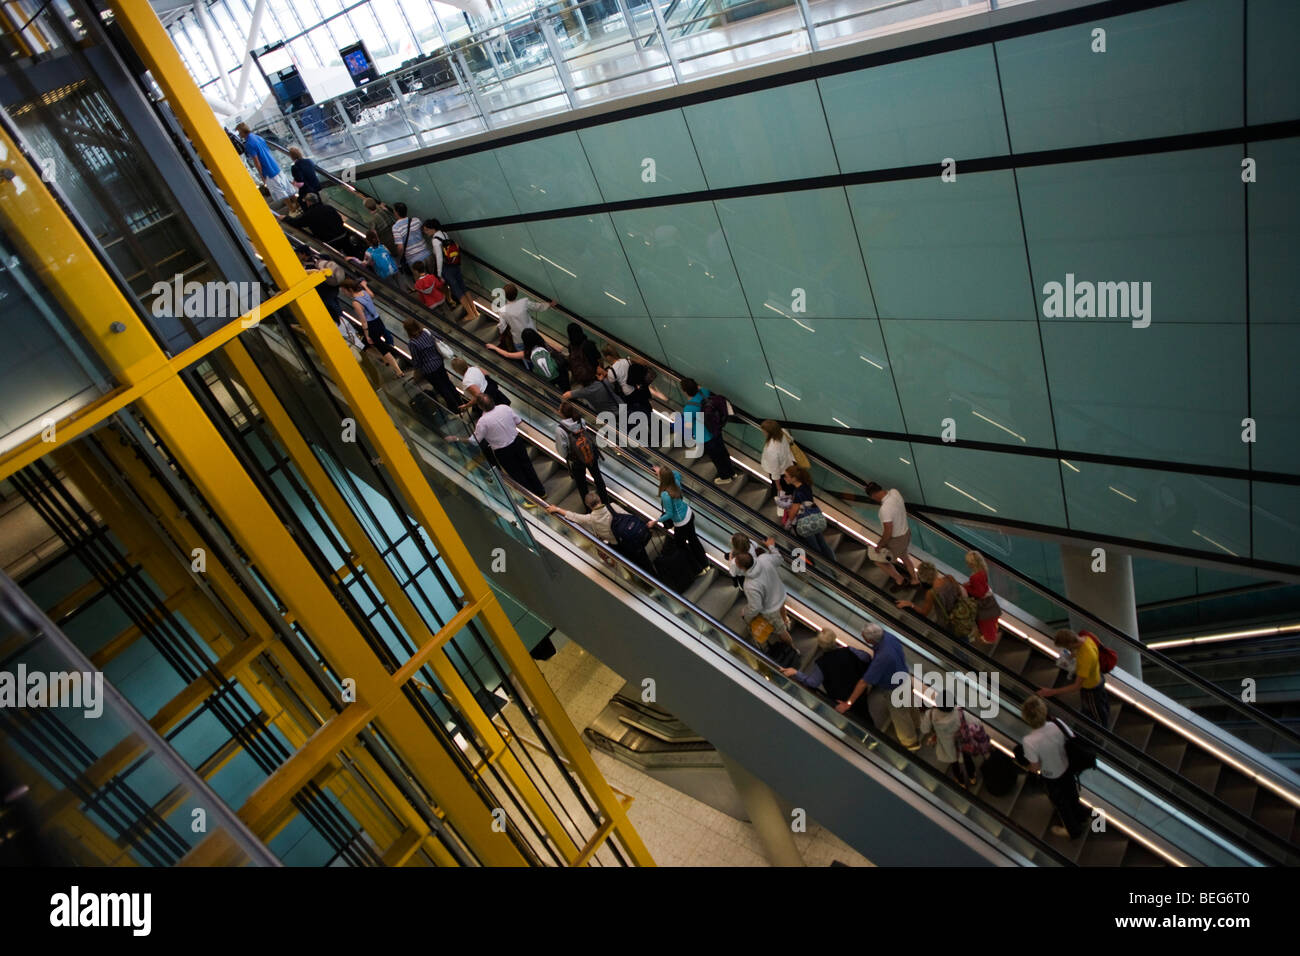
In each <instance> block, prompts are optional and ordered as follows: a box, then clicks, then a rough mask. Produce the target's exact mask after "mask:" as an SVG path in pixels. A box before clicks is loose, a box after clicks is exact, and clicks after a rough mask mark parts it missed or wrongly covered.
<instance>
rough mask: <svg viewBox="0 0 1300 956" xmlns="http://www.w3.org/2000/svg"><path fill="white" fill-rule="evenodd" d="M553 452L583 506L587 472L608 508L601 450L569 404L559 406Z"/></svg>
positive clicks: (579, 414)
mask: <svg viewBox="0 0 1300 956" xmlns="http://www.w3.org/2000/svg"><path fill="white" fill-rule="evenodd" d="M528 331H531V330H526V331H525V335H527V332H528ZM555 451H556V453H557V454H559V455H560V457H562V458H563V459H564V460H565V462H566V463H567V464H568V466H569V475H570V476H571V477H572V478H573V483H574V484H575V485H577V486H578V494H579V495H581V496H582V498H583V501H584V504H585V502H586V498H587V472H588V471H590V472H591V481H592V484H593V485H595V487H596V494H597V495H599V496H600V500H601V501H603V502H605V504H607V505H608V504H610V503H611V502H612V501H613V500H614V499H612V498H611V497H610V496H609V491H608V490H607V489H606V488H605V479H604V478H603V477H602V476H601V474H600V459H601V454H600V449H598V448H597V447H596V441H595V438H594V436H593V435H592V434H591V432H590V431H588V430H587V426H586V425H584V424H583V422H582V413H581V412H579V411H578V406H576V405H574V404H573V403H572V402H561V403H560V423H559V424H558V425H556V426H555Z"/></svg>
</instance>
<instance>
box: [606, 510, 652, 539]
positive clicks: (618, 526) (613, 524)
mask: <svg viewBox="0 0 1300 956" xmlns="http://www.w3.org/2000/svg"><path fill="white" fill-rule="evenodd" d="M609 524H610V529H611V530H612V531H613V532H614V537H615V539H616V540H617V541H618V543H619V544H620V545H631V546H632V547H638V546H640V547H645V545H646V543H647V542H648V541H649V540H650V529H649V528H647V527H646V524H645V522H644V521H643V520H642V519H640V518H638V517H637V516H636V515H629V514H622V513H619V514H615V515H613V516H612V517H611V518H610V522H609Z"/></svg>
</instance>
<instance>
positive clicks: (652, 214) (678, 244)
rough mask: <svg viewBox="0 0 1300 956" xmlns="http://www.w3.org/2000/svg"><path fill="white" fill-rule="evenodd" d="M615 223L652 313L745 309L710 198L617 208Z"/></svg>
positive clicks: (742, 312)
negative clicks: (684, 202)
mask: <svg viewBox="0 0 1300 956" xmlns="http://www.w3.org/2000/svg"><path fill="white" fill-rule="evenodd" d="M614 225H615V226H616V227H617V229H618V239H619V242H621V243H622V244H623V249H624V251H625V252H626V253H627V258H628V261H629V262H630V263H631V264H632V271H633V273H634V274H635V276H636V281H637V285H638V286H639V287H640V289H641V295H642V296H643V297H644V298H645V304H646V306H647V307H648V308H649V309H650V314H651V315H653V316H665V317H666V316H676V317H684V316H717V317H728V316H737V315H748V314H749V309H748V307H747V306H746V304H745V296H744V294H743V293H742V292H741V290H740V282H739V280H738V279H737V278H736V270H735V269H734V268H733V267H732V264H731V252H730V250H729V249H728V248H727V240H726V237H725V236H724V235H723V232H722V227H721V226H720V225H719V224H718V217H717V216H716V215H715V214H714V211H713V204H712V203H688V204H686V205H683V206H665V207H661V208H657V209H638V210H633V211H630V212H616V213H614Z"/></svg>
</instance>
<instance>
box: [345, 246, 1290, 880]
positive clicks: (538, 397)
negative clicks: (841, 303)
mask: <svg viewBox="0 0 1300 956" xmlns="http://www.w3.org/2000/svg"><path fill="white" fill-rule="evenodd" d="M344 268H346V269H349V270H351V271H353V272H355V273H356V274H357V275H365V273H364V272H362V271H361V270H358V269H356V267H354V266H351V265H350V264H347V263H344ZM376 294H377V295H378V296H379V298H380V300H381V301H383V302H384V303H385V305H386V306H388V307H389V308H394V307H397V309H398V311H400V312H402V313H405V314H409V315H413V316H419V317H421V318H425V319H426V320H427V318H428V317H427V316H424V315H423V314H422V313H420V312H419V310H418V309H417V308H416V306H415V305H414V304H413V303H411V302H408V301H407V300H406V298H405V297H404V296H402V295H401V294H400V293H398V292H396V291H395V290H393V289H392V288H390V287H388V286H383V285H381V286H379V287H378V288H377V289H376ZM390 300H391V301H390ZM442 334H443V336H444V337H445V338H447V339H448V340H449V341H452V342H455V344H456V345H457V346H458V347H459V348H460V349H461V350H462V351H464V352H466V353H467V354H470V355H473V356H474V357H475V361H477V362H482V363H485V364H487V365H489V367H492V368H493V370H494V372H495V373H496V375H497V377H498V379H499V381H501V382H502V383H505V384H507V385H508V387H509V389H510V391H512V392H514V393H516V394H519V395H520V396H521V397H527V398H529V399H530V400H531V401H532V402H533V403H534V405H536V406H540V407H542V408H547V409H549V408H550V406H551V405H553V404H555V401H554V397H553V396H548V395H542V394H541V393H539V392H538V391H537V390H536V388H535V387H534V385H535V384H536V383H532V382H530V381H528V377H527V376H521V375H520V374H519V371H520V370H518V369H517V368H515V367H511V368H508V369H507V368H506V367H505V366H506V364H507V363H498V362H497V361H496V360H495V359H492V358H489V357H488V356H487V354H486V350H485V348H484V344H483V342H482V341H480V340H478V339H476V338H475V337H474V336H473V335H472V333H470V332H469V331H467V330H465V329H463V328H460V327H457V326H454V325H448V329H447V330H442ZM543 451H544V452H545V453H547V454H549V451H546V450H545V449H543ZM623 451H624V453H625V454H627V455H628V457H631V458H637V457H638V456H637V455H634V454H632V451H633V450H632V449H623ZM636 451H637V452H643V451H644V452H647V453H649V454H651V455H654V456H655V457H657V458H660V459H661V460H662V461H664V462H665V463H666V464H668V465H669V466H671V467H677V466H676V465H675V463H673V462H671V461H670V460H668V459H666V458H664V457H663V456H662V455H661V454H660V453H659V452H658V450H657V449H653V448H649V449H636ZM701 497H702V496H701ZM704 504H705V506H706V507H705V510H706V512H707V513H710V514H713V512H714V511H715V510H716V509H717V507H718V506H717V505H716V504H715V503H713V502H712V501H711V500H708V499H705V501H704ZM727 504H728V505H733V506H734V507H737V508H741V509H744V510H745V511H748V512H749V513H750V514H755V513H754V512H753V510H752V509H749V508H748V507H747V506H745V505H744V504H743V503H741V502H738V501H737V502H730V501H729V502H728V503H727ZM759 517H761V516H759ZM715 520H717V519H716V516H715ZM783 533H784V532H783ZM840 570H841V571H842V572H844V573H851V572H847V571H846V569H843V568H841V569H840ZM818 577H819V580H821V581H822V582H823V585H824V586H826V587H827V589H828V590H832V591H833V592H834V593H835V594H837V595H838V596H840V597H841V598H843V599H845V600H846V601H847V602H848V603H849V604H850V606H855V607H856V606H858V605H860V602H859V601H858V599H857V598H856V597H854V596H853V595H851V594H848V593H846V592H845V590H844V588H843V587H842V586H841V585H840V583H839V582H838V581H835V580H834V579H833V578H830V577H828V576H826V575H825V574H824V573H823V574H820V575H818ZM863 583H864V585H865V586H866V587H869V588H871V589H873V590H875V591H879V588H877V587H876V586H875V585H874V584H872V583H871V582H868V581H864V582H863ZM891 601H892V599H891ZM859 613H867V614H868V615H876V616H879V615H880V609H877V608H872V609H871V610H870V611H865V612H859ZM900 617H902V616H901V615H900ZM911 617H917V623H916V624H910V623H905V622H904V621H903V620H896V619H894V618H890V617H886V618H885V619H886V620H888V621H889V622H890V626H891V627H892V628H893V629H894V630H896V631H900V632H902V633H906V634H907V635H908V636H909V637H910V638H911V639H912V640H913V641H915V642H917V643H919V644H921V645H924V646H925V647H926V648H927V649H928V650H929V652H930V653H931V654H932V655H933V656H934V657H935V658H937V659H938V660H939V661H940V662H942V663H945V664H950V663H951V660H952V659H953V658H954V657H956V659H957V660H958V661H960V662H961V663H962V664H963V665H965V666H967V667H969V663H968V662H967V661H966V660H965V659H964V655H965V654H979V655H980V657H982V658H983V659H984V660H983V663H987V664H989V665H991V666H993V667H994V668H996V669H997V670H998V671H999V672H1000V673H1001V674H1003V675H1005V676H1006V678H1007V683H1010V684H1012V685H1013V686H1015V687H1019V688H1021V689H1023V690H1026V691H1027V692H1028V693H1032V692H1033V690H1034V689H1035V688H1033V687H1032V685H1030V684H1029V683H1028V682H1027V681H1025V680H1024V679H1023V678H1022V677H1021V676H1020V675H1017V674H1013V673H1010V672H1008V671H1005V670H1003V669H1002V666H1001V664H1000V663H999V662H997V661H996V660H994V659H992V658H990V657H988V656H987V655H984V654H983V653H982V652H980V651H977V650H976V649H974V648H971V647H969V646H968V645H962V644H960V643H959V642H955V641H953V640H952V638H951V637H949V636H948V635H946V634H942V632H939V634H940V636H941V637H942V639H943V643H939V642H937V641H936V639H935V638H933V637H930V636H928V635H925V634H922V633H920V632H919V631H918V630H917V625H919V624H922V623H923V624H924V625H926V626H927V627H929V628H930V629H932V630H936V631H937V628H934V626H933V625H932V624H931V623H930V622H929V621H928V619H923V618H920V617H919V616H916V615H909V616H908V618H909V619H910V618H911ZM949 644H951V646H948V645H949ZM954 649H956V653H954ZM977 663H979V662H977ZM1057 707H1059V708H1060V710H1061V711H1063V712H1064V713H1065V714H1066V715H1067V716H1069V717H1071V718H1073V719H1075V720H1076V726H1078V723H1079V718H1083V721H1082V722H1083V723H1086V724H1087V727H1086V728H1083V729H1084V730H1086V733H1085V736H1088V737H1089V738H1090V739H1093V741H1094V743H1099V744H1100V749H1101V750H1103V752H1105V753H1108V754H1110V755H1111V756H1112V757H1113V758H1120V757H1122V758H1124V759H1122V760H1119V761H1118V762H1117V763H1116V766H1117V767H1119V768H1122V769H1123V770H1124V772H1125V773H1126V774H1128V775H1131V776H1132V778H1133V779H1134V780H1137V781H1140V782H1142V783H1143V784H1144V785H1146V786H1147V787H1149V788H1151V789H1152V790H1154V791H1156V792H1159V793H1160V794H1161V795H1162V796H1164V797H1165V798H1166V799H1168V800H1170V801H1171V802H1173V803H1175V804H1177V805H1179V806H1180V809H1181V811H1182V812H1184V813H1186V814H1187V815H1188V816H1189V818H1191V819H1193V820H1196V821H1197V822H1198V824H1199V825H1201V826H1203V827H1205V828H1207V829H1208V830H1210V831H1212V832H1220V828H1221V827H1222V826H1223V820H1220V819H1216V818H1215V817H1213V816H1212V815H1208V814H1207V813H1206V811H1205V809H1204V808H1203V806H1202V804H1209V805H1211V806H1212V809H1213V810H1214V811H1215V812H1218V813H1220V814H1223V815H1226V817H1227V818H1228V819H1229V820H1231V821H1235V822H1236V824H1237V826H1238V828H1239V829H1244V830H1245V831H1246V832H1247V834H1250V835H1252V836H1254V837H1256V838H1257V840H1262V841H1263V842H1264V843H1265V845H1266V847H1268V848H1269V849H1267V851H1266V852H1268V853H1270V854H1273V855H1280V857H1281V858H1282V859H1287V858H1289V857H1293V856H1294V855H1295V848H1294V847H1293V846H1292V845H1291V844H1289V843H1288V842H1286V841H1285V840H1283V839H1281V838H1279V837H1278V836H1277V835H1276V834H1273V833H1271V832H1270V831H1268V830H1266V829H1264V828H1263V827H1262V826H1261V825H1260V824H1259V823H1258V822H1256V821H1255V820H1252V819H1251V818H1249V817H1247V816H1245V815H1243V814H1241V813H1239V812H1238V811H1236V810H1234V809H1233V808H1232V807H1231V806H1229V805H1227V804H1224V803H1222V802H1221V801H1220V800H1218V798H1217V797H1216V796H1215V795H1214V794H1213V793H1210V792H1208V791H1205V790H1199V789H1198V790H1192V791H1189V792H1186V793H1184V791H1182V790H1175V789H1174V786H1175V784H1174V783H1172V782H1171V781H1177V780H1178V779H1180V778H1179V775H1178V774H1176V773H1174V772H1173V771H1170V770H1169V769H1168V768H1166V767H1164V766H1163V765H1161V764H1159V763H1158V762H1157V761H1155V760H1154V759H1153V758H1151V757H1150V756H1149V755H1148V754H1146V753H1145V752H1143V751H1141V750H1138V749H1137V748H1136V747H1134V746H1133V745H1132V744H1130V743H1129V742H1128V741H1126V740H1124V739H1123V738H1122V737H1120V736H1119V735H1118V734H1116V733H1114V732H1113V731H1110V730H1109V729H1107V728H1102V727H1100V725H1097V724H1095V723H1094V722H1092V721H1091V720H1090V719H1088V718H1086V716H1085V715H1083V714H1081V713H1078V712H1075V711H1072V710H1070V709H1069V708H1067V707H1065V706H1064V705H1063V704H1061V703H1060V702H1059V701H1052V702H1051V703H1050V704H1049V710H1052V709H1054V708H1057ZM1189 743H1190V744H1191V745H1192V746H1198V747H1199V745H1198V744H1196V742H1195V741H1189ZM1201 749H1204V748H1201ZM1152 770H1154V771H1155V772H1156V775H1155V776H1153V774H1152ZM1220 835H1221V836H1222V834H1220ZM1227 835H1228V836H1229V837H1232V838H1233V839H1238V840H1239V839H1242V835H1241V834H1240V833H1239V832H1236V831H1229V833H1228V834H1227ZM1247 845H1248V846H1250V847H1251V849H1252V850H1253V851H1254V852H1261V847H1260V846H1259V845H1258V843H1257V842H1249V843H1247Z"/></svg>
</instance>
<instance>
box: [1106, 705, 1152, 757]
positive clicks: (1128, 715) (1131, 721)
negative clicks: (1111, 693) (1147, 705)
mask: <svg viewBox="0 0 1300 956" xmlns="http://www.w3.org/2000/svg"><path fill="white" fill-rule="evenodd" d="M1111 711H1112V712H1114V713H1115V723H1114V724H1113V727H1114V729H1115V733H1116V735H1118V736H1119V737H1120V738H1121V739H1122V740H1125V741H1127V742H1128V743H1130V744H1132V745H1133V746H1134V747H1136V748H1137V749H1138V750H1142V751H1145V750H1146V749H1147V744H1148V743H1149V742H1150V740H1151V731H1152V729H1153V728H1154V726H1155V725H1154V722H1153V721H1152V720H1151V718H1150V717H1148V716H1147V715H1146V714H1144V713H1142V712H1141V711H1140V710H1137V709H1136V708H1134V707H1125V706H1124V705H1123V704H1120V705H1118V706H1115V705H1113V704H1112V705H1111Z"/></svg>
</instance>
